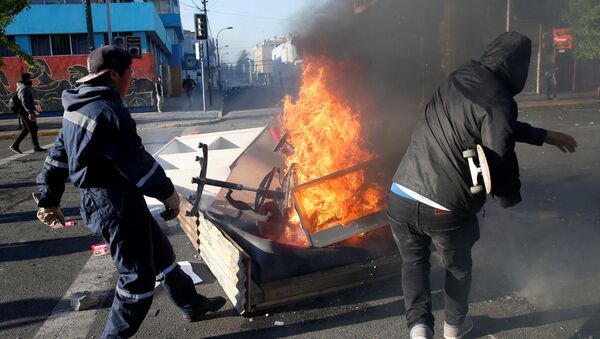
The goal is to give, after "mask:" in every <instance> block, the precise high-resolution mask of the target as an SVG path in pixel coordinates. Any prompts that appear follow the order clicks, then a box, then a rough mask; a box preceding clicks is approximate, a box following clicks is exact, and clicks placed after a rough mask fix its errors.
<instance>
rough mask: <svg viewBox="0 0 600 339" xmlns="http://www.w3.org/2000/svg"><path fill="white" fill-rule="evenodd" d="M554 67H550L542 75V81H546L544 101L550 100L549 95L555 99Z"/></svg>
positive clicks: (556, 82)
mask: <svg viewBox="0 0 600 339" xmlns="http://www.w3.org/2000/svg"><path fill="white" fill-rule="evenodd" d="M556 70H557V69H556V67H552V68H551V69H550V70H548V71H547V72H546V73H544V79H545V80H546V100H550V99H551V97H550V94H552V95H553V97H554V99H556V98H557V97H556V92H557V90H558V81H557V78H556Z"/></svg>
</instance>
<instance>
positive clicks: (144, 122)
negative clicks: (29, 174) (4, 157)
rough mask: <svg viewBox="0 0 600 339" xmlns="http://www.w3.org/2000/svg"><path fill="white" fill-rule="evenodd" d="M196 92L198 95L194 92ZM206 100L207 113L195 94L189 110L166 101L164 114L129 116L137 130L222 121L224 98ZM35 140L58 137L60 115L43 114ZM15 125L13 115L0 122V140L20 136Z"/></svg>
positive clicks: (179, 100) (177, 100)
mask: <svg viewBox="0 0 600 339" xmlns="http://www.w3.org/2000/svg"><path fill="white" fill-rule="evenodd" d="M197 92H198V91H197ZM208 99H209V98H208V95H207V96H206V112H204V111H203V110H202V94H201V93H194V96H193V97H192V108H190V107H189V104H188V101H187V97H186V96H185V94H184V95H182V96H180V97H171V98H168V99H167V100H166V102H165V104H164V105H163V112H160V113H159V112H143V113H132V114H131V116H132V117H133V118H134V119H135V121H136V123H137V126H138V129H140V130H141V129H150V128H167V127H184V126H194V125H200V124H210V123H214V122H217V121H220V120H221V116H222V111H221V110H222V106H223V98H222V97H221V95H220V94H219V93H218V91H215V92H214V93H213V105H212V106H210V105H209V102H208V101H209V100H208ZM37 124H38V136H50V135H57V134H58V133H59V131H60V128H61V126H62V114H57V113H54V114H51V113H42V114H41V115H40V116H39V117H38V118H37ZM17 127H18V121H17V118H16V116H15V115H14V114H8V116H4V117H2V118H0V139H15V138H16V137H17V135H18V134H19V133H20V130H18V128H17Z"/></svg>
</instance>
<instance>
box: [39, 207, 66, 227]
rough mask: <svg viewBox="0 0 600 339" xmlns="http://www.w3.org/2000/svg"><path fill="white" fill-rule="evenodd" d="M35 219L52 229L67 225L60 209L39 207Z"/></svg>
mask: <svg viewBox="0 0 600 339" xmlns="http://www.w3.org/2000/svg"><path fill="white" fill-rule="evenodd" d="M37 218H38V219H39V220H40V221H41V222H43V223H44V224H46V225H48V226H50V227H52V228H62V227H65V224H66V223H67V221H66V220H65V216H64V215H63V213H62V211H61V210H60V207H40V208H39V209H38V212H37Z"/></svg>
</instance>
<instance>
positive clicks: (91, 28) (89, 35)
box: [85, 0, 96, 51]
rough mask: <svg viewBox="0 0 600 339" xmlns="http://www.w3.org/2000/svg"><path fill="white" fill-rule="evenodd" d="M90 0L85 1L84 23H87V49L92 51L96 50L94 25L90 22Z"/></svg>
mask: <svg viewBox="0 0 600 339" xmlns="http://www.w3.org/2000/svg"><path fill="white" fill-rule="evenodd" d="M90 1H91V0H85V21H86V23H87V43H88V49H89V50H90V51H93V50H94V48H96V44H95V43H94V23H93V22H92V5H91V4H90Z"/></svg>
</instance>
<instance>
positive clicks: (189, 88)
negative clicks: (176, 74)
mask: <svg viewBox="0 0 600 339" xmlns="http://www.w3.org/2000/svg"><path fill="white" fill-rule="evenodd" d="M181 86H182V87H183V90H184V91H185V95H186V96H187V99H188V107H192V94H194V89H195V88H196V81H194V79H192V78H191V77H190V75H189V74H188V75H186V77H185V79H184V80H183V84H182V85H181Z"/></svg>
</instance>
